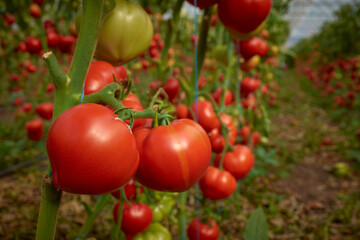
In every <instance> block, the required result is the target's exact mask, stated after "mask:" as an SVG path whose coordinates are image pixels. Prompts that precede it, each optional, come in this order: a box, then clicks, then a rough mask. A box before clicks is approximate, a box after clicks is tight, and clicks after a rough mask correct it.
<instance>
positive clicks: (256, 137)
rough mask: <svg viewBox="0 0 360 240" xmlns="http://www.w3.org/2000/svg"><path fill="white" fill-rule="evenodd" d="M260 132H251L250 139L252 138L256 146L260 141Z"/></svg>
mask: <svg viewBox="0 0 360 240" xmlns="http://www.w3.org/2000/svg"><path fill="white" fill-rule="evenodd" d="M260 137H261V135H260V133H259V132H253V133H252V134H251V139H252V143H253V144H254V146H255V147H256V146H257V145H259V143H260Z"/></svg>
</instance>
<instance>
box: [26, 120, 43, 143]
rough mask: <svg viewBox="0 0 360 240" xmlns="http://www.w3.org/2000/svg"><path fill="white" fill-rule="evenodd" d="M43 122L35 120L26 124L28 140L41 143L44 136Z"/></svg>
mask: <svg viewBox="0 0 360 240" xmlns="http://www.w3.org/2000/svg"><path fill="white" fill-rule="evenodd" d="M43 126H44V124H43V121H42V120H41V119H34V120H31V121H28V122H26V124H25V128H26V131H27V134H28V138H29V139H30V140H33V141H40V140H41V138H42V137H43V136H44V130H43Z"/></svg>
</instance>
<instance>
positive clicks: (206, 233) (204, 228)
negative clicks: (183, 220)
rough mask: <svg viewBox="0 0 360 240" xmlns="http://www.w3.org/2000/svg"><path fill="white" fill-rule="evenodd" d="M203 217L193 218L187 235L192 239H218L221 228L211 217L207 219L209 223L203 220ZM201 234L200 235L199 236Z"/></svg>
mask: <svg viewBox="0 0 360 240" xmlns="http://www.w3.org/2000/svg"><path fill="white" fill-rule="evenodd" d="M202 221H203V219H200V218H195V219H193V220H192V221H191V222H190V224H189V226H188V228H187V236H188V237H189V239H190V240H216V239H217V238H218V236H219V233H220V230H219V226H218V225H217V223H216V222H215V221H214V220H212V219H211V218H208V219H206V222H207V223H203V222H202ZM198 234H199V237H198Z"/></svg>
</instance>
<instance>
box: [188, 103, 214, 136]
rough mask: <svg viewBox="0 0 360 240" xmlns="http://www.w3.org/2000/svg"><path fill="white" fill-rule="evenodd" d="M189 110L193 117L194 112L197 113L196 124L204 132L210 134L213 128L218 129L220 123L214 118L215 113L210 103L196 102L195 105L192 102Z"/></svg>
mask: <svg viewBox="0 0 360 240" xmlns="http://www.w3.org/2000/svg"><path fill="white" fill-rule="evenodd" d="M190 108H191V110H192V111H193V112H194V114H195V115H196V112H197V113H198V114H197V117H198V119H197V120H198V123H199V124H200V125H201V126H202V127H203V128H204V129H205V131H206V132H210V131H211V130H213V129H214V128H219V127H220V121H219V119H218V118H217V117H216V113H215V111H214V108H213V106H212V104H211V102H210V101H207V100H198V101H197V104H196V102H194V103H193V104H192V105H191V107H190Z"/></svg>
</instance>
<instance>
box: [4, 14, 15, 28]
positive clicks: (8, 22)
mask: <svg viewBox="0 0 360 240" xmlns="http://www.w3.org/2000/svg"><path fill="white" fill-rule="evenodd" d="M3 18H4V20H5V22H6V25H8V26H11V25H13V24H14V23H15V22H16V19H15V17H14V16H13V15H11V14H8V13H6V14H3Z"/></svg>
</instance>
